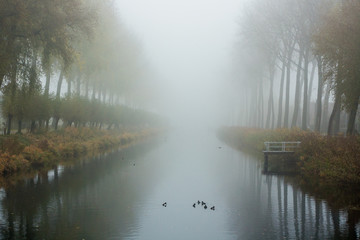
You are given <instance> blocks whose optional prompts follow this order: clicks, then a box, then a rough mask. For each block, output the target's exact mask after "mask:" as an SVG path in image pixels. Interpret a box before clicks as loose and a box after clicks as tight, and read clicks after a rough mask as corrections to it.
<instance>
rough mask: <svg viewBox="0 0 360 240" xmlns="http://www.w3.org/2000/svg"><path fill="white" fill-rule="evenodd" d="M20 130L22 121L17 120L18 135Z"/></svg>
mask: <svg viewBox="0 0 360 240" xmlns="http://www.w3.org/2000/svg"><path fill="white" fill-rule="evenodd" d="M21 130H22V121H21V120H19V121H18V130H17V133H18V134H21Z"/></svg>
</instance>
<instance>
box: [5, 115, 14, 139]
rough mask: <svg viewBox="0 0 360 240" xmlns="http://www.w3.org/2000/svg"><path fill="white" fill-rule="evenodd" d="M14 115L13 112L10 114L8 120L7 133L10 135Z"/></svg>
mask: <svg viewBox="0 0 360 240" xmlns="http://www.w3.org/2000/svg"><path fill="white" fill-rule="evenodd" d="M12 118H13V115H12V114H10V113H9V114H8V120H7V124H8V125H7V132H6V135H10V133H11V121H12Z"/></svg>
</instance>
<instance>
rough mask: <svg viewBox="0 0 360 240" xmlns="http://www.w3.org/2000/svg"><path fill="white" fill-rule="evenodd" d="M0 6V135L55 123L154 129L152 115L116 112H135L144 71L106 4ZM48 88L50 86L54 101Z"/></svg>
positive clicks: (65, 1)
mask: <svg viewBox="0 0 360 240" xmlns="http://www.w3.org/2000/svg"><path fill="white" fill-rule="evenodd" d="M0 6H1V10H0V29H1V31H0V89H1V91H2V93H3V96H2V98H3V99H2V117H3V119H4V123H3V125H4V126H3V128H6V133H7V134H10V132H11V129H12V128H14V126H16V128H17V129H18V132H21V129H22V128H23V126H24V125H25V124H26V126H27V127H29V129H30V131H34V129H35V127H36V126H38V127H39V126H40V127H46V128H48V127H49V121H50V122H51V123H52V124H51V126H53V127H54V128H57V126H58V123H59V120H60V119H61V120H62V122H63V123H64V124H65V125H72V124H75V125H76V126H81V125H91V126H102V125H103V124H106V125H107V127H113V126H118V125H120V124H132V125H133V124H150V123H153V122H154V121H156V120H155V119H156V118H157V117H155V116H154V115H153V114H150V113H147V112H144V111H141V110H134V109H130V108H128V107H125V106H124V103H130V104H129V105H132V106H133V105H136V106H139V103H138V102H136V99H137V98H138V97H139V96H138V95H137V94H139V93H140V94H141V92H142V91H141V90H138V89H141V88H146V87H144V86H145V84H144V82H143V81H142V80H143V79H144V78H145V77H144V76H145V75H147V73H148V70H147V68H146V64H144V62H145V61H144V59H143V57H142V54H141V48H140V46H139V44H138V43H137V40H136V39H135V38H134V37H133V36H132V34H131V33H130V32H129V31H128V30H127V29H126V28H125V27H124V26H123V25H122V24H121V22H120V21H119V19H118V16H117V15H116V13H115V11H116V10H114V6H113V1H110V0H109V1H108V0H105V1H104V0H85V1H83V0H28V1H6V0H0ZM54 77H56V79H57V84H56V83H55V84H52V82H53V81H54V79H53V78H54ZM64 81H66V83H67V94H66V97H64V95H65V94H63V93H61V90H62V87H63V82H64ZM51 85H57V87H56V91H55V92H54V93H52V92H51V87H50V86H51ZM147 90H148V91H150V90H151V89H147ZM140 97H142V96H140ZM145 101H146V100H145Z"/></svg>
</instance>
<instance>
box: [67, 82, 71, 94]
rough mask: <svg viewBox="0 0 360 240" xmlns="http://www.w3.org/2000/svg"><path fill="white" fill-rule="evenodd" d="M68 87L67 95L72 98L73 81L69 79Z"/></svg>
mask: <svg viewBox="0 0 360 240" xmlns="http://www.w3.org/2000/svg"><path fill="white" fill-rule="evenodd" d="M67 85H68V90H67V95H68V97H71V79H68V81H67Z"/></svg>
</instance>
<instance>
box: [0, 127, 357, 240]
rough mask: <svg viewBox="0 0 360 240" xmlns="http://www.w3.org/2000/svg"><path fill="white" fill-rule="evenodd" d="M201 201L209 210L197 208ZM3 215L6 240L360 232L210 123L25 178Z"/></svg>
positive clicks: (9, 191) (1, 200)
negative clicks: (224, 139) (228, 142)
mask: <svg viewBox="0 0 360 240" xmlns="http://www.w3.org/2000/svg"><path fill="white" fill-rule="evenodd" d="M190 132H191V133H190ZM219 147H221V148H219ZM197 200H200V201H205V202H206V203H207V206H208V209H206V210H205V209H204V208H203V207H201V205H197V204H196V205H195V208H193V206H192V205H193V204H194V203H195V202H196V201H197ZM164 202H167V207H163V206H162V203H164ZM212 206H215V211H212V210H210V207H212ZM0 214H1V215H0V236H1V239H79V240H81V239H86V240H90V239H156V240H159V239H214V240H222V239H244V240H247V239H249V240H250V239H251V240H253V239H357V238H359V236H360V225H359V223H358V222H357V221H349V219H350V216H349V213H348V212H346V211H339V210H336V209H331V208H330V207H329V206H328V204H327V203H326V202H325V201H323V200H319V199H315V198H313V197H311V196H309V195H307V194H305V193H303V192H302V191H301V190H300V189H298V188H296V187H293V186H292V185H291V184H290V183H289V182H288V181H287V179H286V178H284V177H276V176H267V175H263V174H262V171H261V160H260V159H256V158H254V157H252V156H250V155H246V154H244V153H241V152H238V151H236V150H233V149H231V148H229V147H227V146H225V145H224V144H223V143H221V142H220V141H219V140H217V138H216V137H215V134H214V133H213V132H212V131H210V130H204V131H202V132H196V131H185V130H184V129H183V130H178V131H175V132H173V133H172V134H169V135H168V136H166V137H163V138H161V140H160V141H159V140H157V141H153V142H151V143H144V144H141V145H138V146H134V147H131V148H129V149H126V150H122V151H120V152H116V153H111V154H108V155H106V156H101V157H99V158H96V159H92V160H88V161H82V162H80V163H77V164H75V165H73V166H66V167H65V166H59V167H57V168H56V169H53V170H52V171H49V172H47V173H43V174H39V175H37V176H36V177H34V178H31V179H27V180H21V181H18V182H17V183H16V184H15V185H14V186H13V187H6V188H3V189H2V190H1V192H0ZM355 219H356V218H355Z"/></svg>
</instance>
